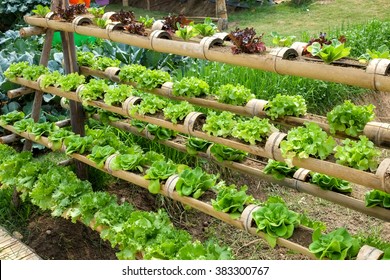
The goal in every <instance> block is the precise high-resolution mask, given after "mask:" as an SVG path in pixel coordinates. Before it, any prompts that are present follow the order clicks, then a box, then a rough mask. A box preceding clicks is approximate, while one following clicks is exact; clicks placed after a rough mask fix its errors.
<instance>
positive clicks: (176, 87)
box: [172, 77, 210, 97]
mask: <svg viewBox="0 0 390 280" xmlns="http://www.w3.org/2000/svg"><path fill="white" fill-rule="evenodd" d="M209 92H210V87H209V85H208V84H207V83H206V82H205V81H203V80H201V79H198V78H195V77H184V78H182V79H181V80H180V81H176V82H174V83H173V88H172V94H173V95H176V96H186V97H199V96H203V95H207V94H209Z"/></svg>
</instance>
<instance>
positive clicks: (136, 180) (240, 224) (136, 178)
mask: <svg viewBox="0 0 390 280" xmlns="http://www.w3.org/2000/svg"><path fill="white" fill-rule="evenodd" d="M3 127H4V128H5V129H7V130H9V131H11V132H12V133H14V134H17V135H19V136H21V137H24V138H26V139H30V140H32V141H34V142H36V143H39V144H41V145H43V146H45V147H47V148H50V144H49V141H48V138H47V137H40V139H39V140H36V139H35V136H34V135H33V134H30V133H27V132H20V133H18V132H17V131H16V130H15V129H14V128H13V127H12V126H10V125H5V126H3ZM64 148H65V147H63V149H62V150H63V151H64ZM71 157H72V158H74V159H76V160H78V161H80V162H83V163H85V164H87V165H89V166H92V167H94V168H96V169H99V170H101V171H103V172H106V173H108V174H111V175H112V176H115V177H117V178H120V179H122V180H125V181H127V182H130V183H133V184H135V185H137V186H140V187H143V188H145V189H147V188H148V185H149V181H148V180H146V179H144V178H143V176H142V175H137V174H135V173H132V172H128V171H123V170H119V171H112V170H110V169H109V168H108V166H107V165H106V166H105V167H104V168H99V167H97V166H96V164H95V163H94V162H93V161H91V160H90V159H88V158H87V157H86V156H83V155H80V154H72V155H71ZM107 161H108V159H107ZM107 161H106V162H107ZM173 176H177V175H173ZM169 181H171V182H172V178H168V179H167V183H166V184H163V185H162V186H161V189H160V194H162V195H164V196H166V197H170V198H172V199H173V200H175V201H178V202H181V203H183V204H185V205H188V206H190V207H192V208H194V209H197V210H199V211H201V212H203V213H205V214H207V215H210V216H212V217H214V218H216V219H219V220H221V221H223V222H225V223H228V224H230V225H232V226H234V227H236V228H238V229H241V230H247V231H248V232H249V233H251V234H252V235H255V236H259V237H261V238H263V239H265V235H264V233H262V232H256V229H255V228H253V227H252V224H253V221H252V217H251V216H250V215H251V213H252V212H249V213H247V212H248V211H245V213H244V212H243V215H242V216H241V218H240V219H238V220H235V219H232V218H231V217H230V215H229V214H227V213H223V212H220V211H216V210H215V209H214V208H213V207H212V205H210V204H209V203H206V202H203V201H200V200H197V199H195V198H192V197H186V196H180V195H179V194H178V193H177V192H176V191H174V190H169V186H168V183H169ZM170 184H171V183H170ZM248 215H249V216H248ZM248 225H250V226H248ZM299 228H300V229H301V230H300V232H301V233H303V234H310V235H311V234H312V232H311V230H310V229H308V228H306V227H299ZM292 239H294V235H293V237H292ZM309 240H310V238H309ZM277 244H278V245H280V246H283V247H286V248H288V249H291V250H294V251H296V252H298V253H301V254H303V255H305V256H307V257H309V258H311V259H316V257H315V256H314V254H312V253H311V252H310V251H309V250H308V248H307V247H305V246H302V245H300V244H298V243H295V242H292V241H290V240H287V239H284V238H278V239H277Z"/></svg>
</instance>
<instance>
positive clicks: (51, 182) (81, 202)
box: [0, 144, 232, 260]
mask: <svg viewBox="0 0 390 280" xmlns="http://www.w3.org/2000/svg"><path fill="white" fill-rule="evenodd" d="M0 166H1V168H0V170H1V171H0V180H1V183H2V185H3V187H4V186H8V187H12V186H15V187H16V189H17V190H18V191H19V192H21V193H22V198H23V199H24V200H26V199H28V200H30V201H31V202H32V203H33V204H35V205H37V206H38V207H40V208H41V209H43V210H50V211H51V213H52V216H54V217H61V216H63V217H66V218H70V219H71V220H72V222H74V223H75V222H76V221H80V222H81V223H83V224H85V225H87V226H91V227H93V228H94V229H97V228H100V236H101V238H102V239H104V240H108V241H109V242H110V243H111V245H112V246H113V247H116V248H117V249H118V252H117V254H116V255H117V257H118V258H119V259H136V258H142V259H180V260H194V259H217V260H218V259H231V258H232V254H231V250H230V249H229V248H227V247H221V246H219V245H218V244H217V243H216V242H215V241H213V240H210V241H207V242H205V243H201V242H199V241H197V240H196V241H194V240H193V239H192V237H191V235H190V234H189V233H188V232H186V231H184V230H180V229H176V228H175V227H174V226H173V225H172V223H171V221H170V219H169V216H168V214H167V213H166V212H164V211H163V210H159V211H158V212H146V211H139V210H136V209H135V208H134V207H133V206H132V205H130V204H128V203H127V202H124V203H121V204H118V199H117V197H116V196H115V195H110V194H109V193H107V192H93V191H92V187H91V184H90V183H89V182H88V181H81V180H79V179H78V178H77V177H76V175H75V174H74V173H73V172H72V171H71V170H70V169H69V168H67V167H63V166H57V165H55V164H54V163H53V162H50V161H39V160H34V159H33V158H32V154H31V153H30V152H22V153H17V152H15V150H13V149H12V148H10V147H9V146H7V145H3V144H2V145H0Z"/></svg>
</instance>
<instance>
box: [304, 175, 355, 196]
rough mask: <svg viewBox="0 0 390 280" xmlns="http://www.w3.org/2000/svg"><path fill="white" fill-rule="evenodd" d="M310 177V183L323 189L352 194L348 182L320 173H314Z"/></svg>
mask: <svg viewBox="0 0 390 280" xmlns="http://www.w3.org/2000/svg"><path fill="white" fill-rule="evenodd" d="M310 175H311V178H310V182H312V183H313V184H316V185H318V186H320V188H321V189H324V190H329V191H335V192H340V193H351V192H352V187H351V186H350V185H349V182H348V181H345V180H342V179H339V178H335V177H331V176H328V175H325V174H320V173H312V174H310Z"/></svg>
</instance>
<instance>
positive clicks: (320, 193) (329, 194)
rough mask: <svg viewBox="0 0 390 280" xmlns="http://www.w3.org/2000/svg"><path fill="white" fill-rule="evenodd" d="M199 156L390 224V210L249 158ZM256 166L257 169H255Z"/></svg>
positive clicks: (119, 123) (123, 127) (121, 126)
mask: <svg viewBox="0 0 390 280" xmlns="http://www.w3.org/2000/svg"><path fill="white" fill-rule="evenodd" d="M92 117H93V118H94V119H96V120H100V118H99V116H98V115H93V116H92ZM110 125H112V126H114V127H116V128H119V129H121V130H125V131H129V132H131V133H133V134H135V135H137V136H141V137H144V138H147V133H146V130H143V131H142V132H139V131H138V130H137V128H135V127H133V126H132V125H131V124H129V123H126V122H123V121H116V122H110ZM159 143H161V144H163V145H166V146H168V147H171V148H173V149H176V150H178V151H181V152H186V151H187V149H186V146H185V145H183V144H180V143H177V142H174V141H172V140H163V141H159ZM197 156H199V157H202V158H205V159H208V160H212V161H213V162H214V163H216V164H218V165H220V166H223V167H226V168H229V169H232V170H236V171H238V172H240V173H244V174H248V175H251V176H254V177H256V178H259V179H262V180H266V181H267V182H271V183H274V184H278V185H282V186H285V187H288V188H291V189H294V190H296V191H299V192H304V193H307V194H310V195H313V196H316V197H320V198H322V199H326V200H328V201H331V202H333V203H336V204H339V205H341V206H344V207H347V208H350V209H353V210H355V211H358V212H361V213H364V214H367V215H369V216H372V217H375V218H378V219H381V220H383V221H386V222H390V210H388V209H385V208H382V207H372V208H368V207H366V206H365V203H364V201H361V200H358V199H356V198H353V197H350V196H347V195H344V194H341V193H337V192H333V191H327V190H323V189H321V188H320V187H319V186H317V185H314V184H310V183H307V182H305V181H301V180H297V179H295V178H285V179H283V180H277V179H275V178H274V177H273V176H272V175H267V174H265V173H264V172H263V171H262V170H263V168H264V167H265V165H263V164H260V163H257V162H256V161H254V160H252V159H250V158H247V159H246V160H247V161H251V164H245V163H246V162H244V163H239V162H234V161H223V162H220V161H218V160H217V159H216V158H215V157H214V156H212V155H210V154H206V153H198V154H197ZM254 166H255V167H254Z"/></svg>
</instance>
